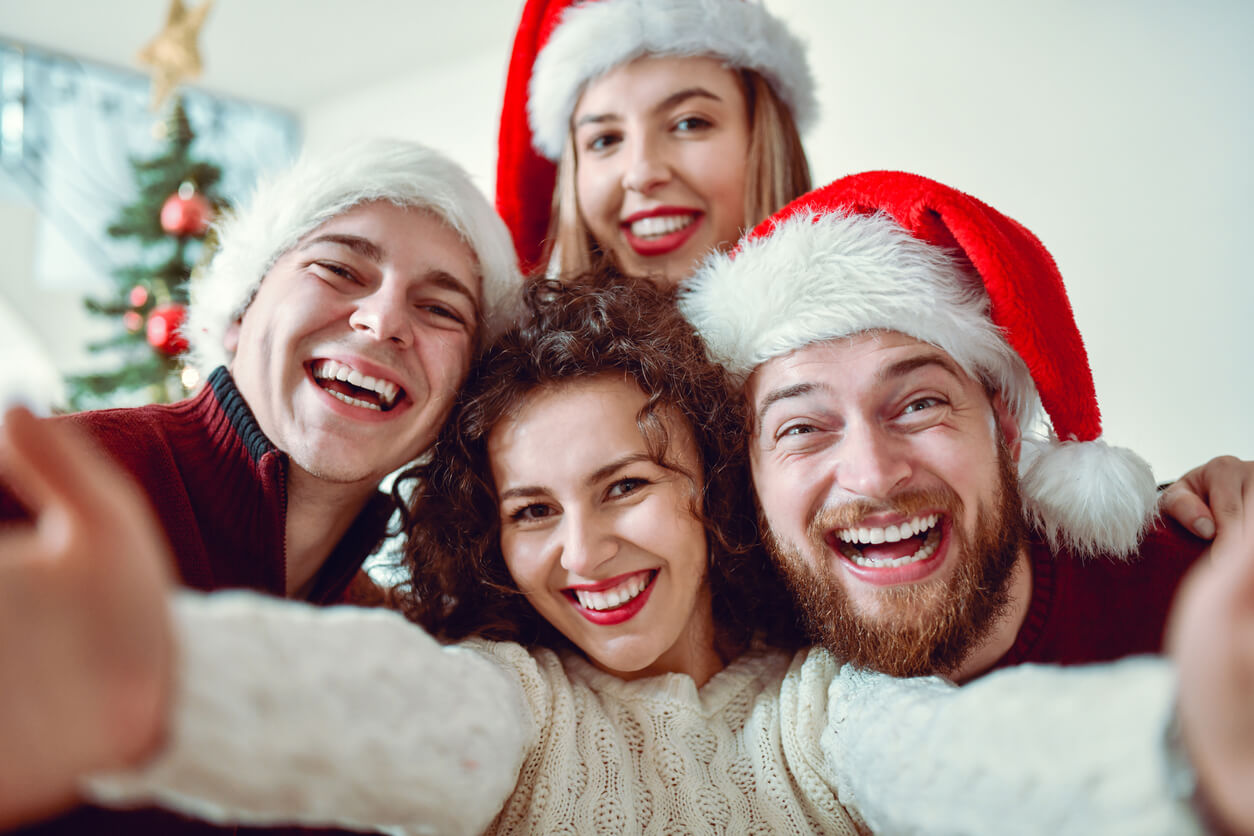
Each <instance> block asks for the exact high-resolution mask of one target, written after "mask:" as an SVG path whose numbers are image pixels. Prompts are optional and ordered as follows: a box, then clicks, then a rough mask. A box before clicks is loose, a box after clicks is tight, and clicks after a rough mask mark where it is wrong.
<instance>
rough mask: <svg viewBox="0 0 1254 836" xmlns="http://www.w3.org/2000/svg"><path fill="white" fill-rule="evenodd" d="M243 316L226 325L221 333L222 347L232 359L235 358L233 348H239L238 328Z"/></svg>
mask: <svg viewBox="0 0 1254 836" xmlns="http://www.w3.org/2000/svg"><path fill="white" fill-rule="evenodd" d="M243 321H244V318H243V317H242V316H241V317H238V318H237V319H236V320H235V321H234V322H232V323H231V324H230V325H228V326H226V333H225V334H223V335H222V347H223V348H225V349H226V356H227V357H230V358H231V359H232V360H234V359H235V349H237V348H239V328H240V324H241V323H243Z"/></svg>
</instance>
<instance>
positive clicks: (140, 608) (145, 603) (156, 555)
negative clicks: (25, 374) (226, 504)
mask: <svg viewBox="0 0 1254 836" xmlns="http://www.w3.org/2000/svg"><path fill="white" fill-rule="evenodd" d="M0 476H3V477H4V478H5V479H6V481H8V482H9V483H10V484H11V485H12V486H13V487H14V489H15V490H17V491H18V492H19V494H20V496H21V497H22V499H23V501H24V502H25V504H26V506H27V507H28V508H29V509H30V510H31V511H32V513H33V516H34V521H33V522H31V523H20V524H14V525H8V526H5V527H0V670H2V671H3V672H4V686H3V687H0V740H3V741H4V743H3V746H0V828H4V827H11V826H13V825H15V824H17V823H19V822H22V821H25V820H28V819H31V818H33V817H36V816H40V815H47V814H49V813H51V812H54V811H55V810H56V809H58V808H59V807H62V806H67V805H69V804H70V803H72V802H73V801H74V799H75V795H76V793H75V785H76V782H77V779H78V778H79V777H80V776H81V775H83V774H85V773H87V772H89V771H100V770H107V769H111V768H117V767H120V766H123V765H129V764H133V763H135V762H137V761H139V760H141V759H142V758H143V757H144V756H145V755H147V754H149V753H150V752H152V751H153V750H154V749H155V748H156V747H157V746H158V745H159V743H160V741H161V734H162V729H163V718H164V714H165V711H166V708H167V703H168V702H169V695H170V691H171V681H172V679H173V655H174V654H173V635H172V627H171V623H170V615H169V611H168V601H167V599H168V597H169V595H168V593H169V586H170V581H169V565H170V561H169V557H168V552H169V547H168V545H167V543H166V540H165V537H164V535H163V533H162V532H161V529H160V528H159V527H158V526H157V524H156V522H155V521H154V519H153V516H152V513H151V511H150V509H149V507H148V504H147V502H146V501H145V500H144V498H143V497H142V495H141V494H140V493H139V491H138V490H137V489H136V488H135V486H134V485H133V484H132V483H131V482H130V480H129V479H128V478H127V477H126V476H125V475H124V474H123V473H122V472H121V471H120V470H119V469H118V468H117V467H116V465H114V464H113V463H112V462H110V461H109V460H107V459H106V458H105V457H104V456H103V455H102V454H101V453H100V451H99V450H97V449H96V448H95V447H94V446H93V445H92V444H91V443H90V442H89V441H88V440H87V439H85V438H84V437H82V436H81V434H80V433H79V432H77V431H76V429H75V428H74V427H73V426H71V425H70V424H68V423H66V422H59V423H54V422H51V421H39V420H37V419H35V418H34V417H33V416H32V415H31V414H30V413H29V412H27V411H26V410H23V409H17V410H11V411H10V412H8V413H7V414H6V415H5V416H4V419H3V424H0Z"/></svg>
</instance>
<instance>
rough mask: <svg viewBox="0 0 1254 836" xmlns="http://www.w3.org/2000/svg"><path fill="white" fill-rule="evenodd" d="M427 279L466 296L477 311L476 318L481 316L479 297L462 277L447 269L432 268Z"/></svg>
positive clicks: (438, 285) (437, 285) (472, 307)
mask: <svg viewBox="0 0 1254 836" xmlns="http://www.w3.org/2000/svg"><path fill="white" fill-rule="evenodd" d="M426 280H427V281H429V282H431V283H432V284H434V285H435V286H436V287H442V288H444V289H445V290H451V291H453V292H454V293H457V294H460V295H462V296H465V297H466V301H467V302H469V303H470V307H471V309H472V310H473V311H474V312H475V318H476V319H478V318H479V315H480V311H479V299H478V297H477V296H475V294H474V293H472V292H471V290H470V288H468V287H466V284H465V283H464V282H463V281H462V280H461V279H459V278H457V277H456V276H454V275H453V274H452V273H449V272H448V271H446V270H432V271H431V272H429V273H427V275H426Z"/></svg>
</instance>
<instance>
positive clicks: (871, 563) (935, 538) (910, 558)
mask: <svg viewBox="0 0 1254 836" xmlns="http://www.w3.org/2000/svg"><path fill="white" fill-rule="evenodd" d="M939 545H940V532H939V531H937V530H936V529H933V530H932V531H929V532H928V535H927V539H925V540H924V541H923V545H922V546H920V547H919V549H918V551H916V552H915V553H914V554H908V555H905V556H904V557H895V558H887V559H882V560H881V559H878V558H872V557H864V556H863V555H862V554H860V553H857V552H855V553H854V554H851V555H849V559H850V560H852V561H853V562H854V563H856V564H857V565H859V566H867V567H870V568H872V569H884V568H889V567H893V566H905V565H906V564H907V563H917V562H918V561H920V560H927V559H928V558H929V557H931V556H932V555H934V554H936V547H937V546H939Z"/></svg>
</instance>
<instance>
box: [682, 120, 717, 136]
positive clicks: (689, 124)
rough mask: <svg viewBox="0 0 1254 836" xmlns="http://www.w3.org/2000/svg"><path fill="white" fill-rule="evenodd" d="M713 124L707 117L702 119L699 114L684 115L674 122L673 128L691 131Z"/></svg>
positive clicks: (686, 131)
mask: <svg viewBox="0 0 1254 836" xmlns="http://www.w3.org/2000/svg"><path fill="white" fill-rule="evenodd" d="M713 126H714V123H712V122H711V121H710V120H708V119H702V118H701V117H700V116H685V117H684V118H682V119H680V120H678V121H677V122H676V123H675V130H677V131H681V132H684V133H691V132H692V131H700V130H704V129H706V128H710V127H713Z"/></svg>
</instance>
